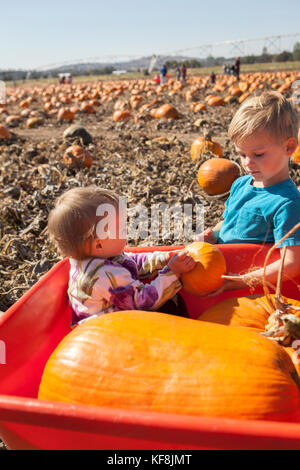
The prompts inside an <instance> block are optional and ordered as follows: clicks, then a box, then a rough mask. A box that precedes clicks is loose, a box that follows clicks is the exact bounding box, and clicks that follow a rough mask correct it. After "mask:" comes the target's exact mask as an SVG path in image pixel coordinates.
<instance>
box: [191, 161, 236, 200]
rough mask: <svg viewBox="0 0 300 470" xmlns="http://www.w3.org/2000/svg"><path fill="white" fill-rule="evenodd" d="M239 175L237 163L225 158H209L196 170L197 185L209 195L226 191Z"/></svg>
mask: <svg viewBox="0 0 300 470" xmlns="http://www.w3.org/2000/svg"><path fill="white" fill-rule="evenodd" d="M239 175H240V167H239V165H238V164H237V163H235V162H234V161H232V160H227V159H226V158H210V159H209V160H207V161H206V162H204V163H202V165H201V166H200V168H199V170H198V174H197V179H198V183H199V186H200V187H201V188H202V189H203V190H204V191H205V192H206V193H207V194H208V195H210V196H214V195H221V194H225V193H227V192H228V191H229V190H230V188H231V185H232V183H233V182H234V180H235V179H236V178H237V177H238V176H239Z"/></svg>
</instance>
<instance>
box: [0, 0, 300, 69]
mask: <svg viewBox="0 0 300 470" xmlns="http://www.w3.org/2000/svg"><path fill="white" fill-rule="evenodd" d="M0 5H1V13H0V14H1V27H0V44H1V49H0V69H7V68H10V67H15V68H33V67H39V66H43V65H47V64H54V63H60V62H65V61H73V60H77V59H86V58H90V57H103V56H111V55H133V56H134V55H136V56H139V55H140V56H142V55H150V54H153V53H156V54H160V53H164V52H168V51H174V50H178V49H186V48H194V47H196V46H198V45H199V46H200V45H202V44H208V43H214V42H218V41H225V40H234V39H248V38H256V37H262V36H273V35H281V34H289V33H297V32H300V24H299V19H300V1H299V0H286V1H282V0H251V1H249V2H242V1H239V2H237V1H232V0H226V1H224V0H223V1H221V0H214V1H209V0H206V1H205V2H204V1H201V0H181V1H179V0H147V1H145V0H126V1H121V0H105V1H104V0H98V1H96V0H95V1H92V0H81V1H78V0H65V1H63V0H51V2H46V1H41V0H39V1H36V0H23V1H20V0H14V1H11V2H9V1H7V0H0ZM286 41H287V42H286V44H287V47H288V46H290V47H292V46H293V44H294V43H295V42H296V41H299V42H300V36H299V38H296V39H295V38H292V39H289V40H288V39H287V40H286ZM253 47H257V48H258V49H259V50H258V52H261V47H262V46H261V44H255V43H253ZM222 52H223V51H222V50H221V48H220V49H219V50H218V54H217V55H222ZM248 52H249V53H250V52H252V51H248V50H247V53H248ZM190 54H191V53H190ZM195 55H196V56H197V52H196V50H195Z"/></svg>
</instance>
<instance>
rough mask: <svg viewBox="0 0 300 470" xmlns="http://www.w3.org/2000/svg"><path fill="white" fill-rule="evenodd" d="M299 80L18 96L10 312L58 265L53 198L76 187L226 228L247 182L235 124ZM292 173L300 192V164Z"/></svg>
mask: <svg viewBox="0 0 300 470" xmlns="http://www.w3.org/2000/svg"><path fill="white" fill-rule="evenodd" d="M299 76H300V74H299V72H277V73H275V72H272V73H271V72H265V73H262V72H261V73H258V72H257V73H247V74H241V80H240V82H239V83H238V82H237V81H236V79H235V78H234V77H232V76H225V75H218V76H217V80H216V83H215V84H214V85H212V84H211V83H210V78H209V76H191V77H190V78H188V80H187V83H186V84H185V85H183V84H182V83H181V82H180V81H177V80H176V79H175V78H170V79H169V80H168V82H167V83H166V84H163V85H157V84H156V83H155V82H154V81H153V80H152V79H151V78H141V79H136V80H111V81H94V82H76V83H74V84H63V85H59V84H39V83H38V82H36V83H34V84H31V85H30V86H29V85H26V84H24V85H23V86H17V87H9V86H8V87H7V100H6V105H2V107H1V108H0V197H1V213H0V260H1V281H2V282H1V286H0V311H5V310H6V309H7V308H8V307H9V306H10V305H12V304H13V303H14V302H15V300H16V299H17V298H19V297H20V296H21V295H22V294H23V293H24V292H25V291H26V290H27V289H28V288H29V287H30V286H31V285H32V284H34V283H35V282H36V280H37V279H38V278H39V277H40V276H41V275H42V274H43V273H45V272H46V271H48V270H49V268H50V267H51V266H52V265H54V264H55V263H56V262H57V261H58V260H59V256H58V254H57V253H56V252H55V250H54V249H53V247H52V246H51V245H50V244H49V241H48V238H47V233H46V224H47V216H48V213H49V211H50V209H51V208H52V205H53V201H54V199H55V198H56V197H57V196H58V195H59V194H61V193H62V192H63V191H65V190H66V189H68V188H71V187H76V186H81V185H89V184H96V185H98V186H102V187H105V188H108V189H112V190H115V191H117V192H118V193H119V194H122V195H124V196H126V198H127V206H128V208H130V207H131V206H134V205H136V204H143V205H144V206H146V207H147V208H150V207H151V206H152V205H153V204H167V205H168V206H169V207H170V206H172V205H174V204H180V205H183V204H191V205H193V206H195V205H196V204H200V205H202V206H203V207H204V220H203V223H204V228H207V227H210V226H212V225H213V224H215V223H216V222H217V221H218V220H220V217H221V215H222V212H223V209H224V203H225V201H226V197H227V194H228V190H229V189H230V186H231V184H232V182H233V180H234V179H235V178H236V177H237V176H238V175H239V174H242V171H243V170H242V169H241V168H239V167H238V166H237V165H235V164H234V163H235V162H236V163H238V157H237V155H236V153H235V149H234V146H233V144H232V143H231V142H230V140H229V138H228V136H227V129H228V125H229V123H230V120H231V118H232V116H233V114H234V113H235V111H236V110H237V108H238V106H239V104H240V103H241V102H242V101H243V100H244V99H246V98H247V96H249V95H251V93H257V92H260V91H262V90H267V89H274V90H278V91H280V92H282V93H284V94H285V95H286V96H288V97H292V91H293V89H292V83H293V82H294V81H295V80H297V79H298V78H299ZM217 98H218V99H217ZM218 159H220V161H218ZM203 164H205V166H204V167H202V165H203ZM212 166H213V167H212ZM291 174H292V177H293V179H294V181H295V182H296V184H298V185H300V179H299V167H298V164H297V163H295V162H294V161H293V160H291ZM216 175H217V176H216ZM220 181H221V183H222V184H221V185H220ZM188 241H191V240H185V239H184V238H183V236H182V234H177V233H176V231H174V230H173V231H171V233H170V236H169V238H164V239H162V238H161V236H159V237H156V238H155V239H154V238H153V236H152V235H151V233H150V234H149V236H148V237H146V238H143V239H130V238H129V240H128V243H129V245H145V246H149V245H176V244H183V243H186V242H188Z"/></svg>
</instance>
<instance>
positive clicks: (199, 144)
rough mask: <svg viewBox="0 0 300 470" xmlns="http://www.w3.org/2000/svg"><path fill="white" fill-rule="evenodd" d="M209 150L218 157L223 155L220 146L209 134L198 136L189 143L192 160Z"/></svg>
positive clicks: (197, 158)
mask: <svg viewBox="0 0 300 470" xmlns="http://www.w3.org/2000/svg"><path fill="white" fill-rule="evenodd" d="M207 152H211V153H213V154H214V155H217V156H218V157H222V156H223V149H222V146H221V145H220V144H219V143H218V142H216V141H215V140H213V139H212V138H211V136H210V134H208V135H206V136H201V137H198V138H197V139H195V140H194V142H193V143H192V145H191V157H192V160H193V161H197V160H199V159H200V158H201V157H202V156H203V155H204V154H205V153H207Z"/></svg>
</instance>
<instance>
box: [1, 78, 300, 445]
mask: <svg viewBox="0 0 300 470" xmlns="http://www.w3.org/2000/svg"><path fill="white" fill-rule="evenodd" d="M299 79H300V72H292V71H289V72H253V73H242V74H241V75H240V81H239V82H238V81H237V80H236V78H235V77H233V76H228V75H217V77H216V82H215V83H214V84H212V83H211V81H210V77H209V76H205V75H199V76H190V77H188V79H187V82H186V83H185V84H183V83H182V82H181V81H179V80H176V79H175V78H174V77H170V78H169V79H168V81H167V83H165V84H163V85H160V84H157V83H156V82H155V81H154V80H153V79H152V78H148V77H147V78H146V77H142V78H136V79H131V80H129V79H126V78H125V79H123V80H120V79H114V80H102V81H100V80H99V81H81V82H80V81H78V82H74V83H73V84H57V83H39V82H35V83H33V84H26V83H24V84H23V85H20V86H14V87H7V90H6V104H5V105H1V106H0V198H1V211H0V272H1V283H0V323H1V325H2V329H1V330H0V333H1V335H0V347H1V346H3V345H5V346H6V342H7V344H8V346H7V351H6V350H3V348H2V350H1V349H0V365H1V364H5V367H6V368H5V369H2V370H1V374H2V375H1V380H0V383H1V393H3V395H1V397H0V399H1V400H0V401H1V403H0V410H1V412H0V418H1V423H0V425H1V426H2V425H3V426H2V427H0V431H1V429H2V428H3V429H4V431H5V433H4V434H3V435H2V438H3V439H4V440H6V437H5V436H7V439H8V441H9V442H12V446H13V447H12V448H32V447H33V448H43V449H46V448H56V446H58V447H59V448H60V447H61V448H75V449H79V448H81V445H83V444H82V443H81V438H82V436H84V439H85V441H84V445H85V446H87V448H99V446H101V448H103V449H110V448H115V449H131V448H134V447H133V446H134V445H137V444H136V442H138V448H141V449H142V448H145V449H148V448H149V446H150V445H151V443H153V442H154V443H155V446H156V447H155V448H157V449H160V447H159V446H160V445H161V442H163V443H164V445H166V448H167V449H169V448H172V449H185V448H186V449H189V448H192V449H193V448H199V446H200V448H235V446H240V447H239V448H256V446H257V445H258V446H259V447H261V448H265V447H268V446H271V448H281V447H282V448H299V445H300V444H299V442H300V440H299V436H300V434H299V433H300V429H298V428H299V416H300V395H299V390H300V382H299V361H298V355H297V358H295V351H294V349H293V347H289V346H290V342H291V339H293V338H294V337H297V338H298V337H299V318H300V314H299V310H300V307H299V302H298V301H296V300H293V299H296V298H297V299H298V298H299V293H298V290H297V289H298V287H299V285H298V284H297V283H296V282H294V283H293V285H292V288H291V290H290V291H289V293H290V294H291V295H290V296H286V297H280V295H281V294H280V289H281V277H280V276H281V275H282V272H281V274H280V275H279V277H278V286H277V287H278V288H277V291H276V295H275V297H274V295H273V294H272V295H273V297H272V296H271V295H270V293H268V289H267V287H266V283H264V286H263V288H264V290H263V291H262V290H261V291H259V292H258V293H257V291H255V295H254V294H253V295H252V296H248V291H249V292H250V291H251V293H252V290H251V289H246V290H239V291H236V292H239V295H238V296H237V298H235V299H233V298H231V297H230V292H226V293H223V294H224V297H222V302H220V303H219V304H218V303H216V304H215V302H217V301H216V300H215V299H216V297H215V298H213V297H210V295H209V294H210V293H211V292H212V291H215V290H218V289H219V287H220V285H221V283H222V279H221V276H222V275H223V274H224V273H234V272H238V270H239V268H241V272H242V271H243V269H245V270H247V269H250V268H249V266H250V265H251V266H250V267H251V268H252V267H253V266H254V264H253V263H254V262H256V261H257V263H258V266H262V265H263V262H264V260H265V256H266V254H267V250H268V249H269V247H268V246H263V247H262V248H261V249H260V250H259V252H257V251H253V250H255V249H257V246H256V248H255V245H250V244H248V245H249V246H248V248H247V250H248V251H247V250H245V253H239V252H237V251H238V250H236V247H234V246H233V245H219V247H218V246H215V245H211V244H209V243H203V242H193V236H194V235H195V232H196V231H200V229H201V231H202V230H204V229H206V228H209V227H213V226H214V225H215V224H216V223H217V222H219V221H220V220H221V218H222V213H223V211H224V207H225V202H226V199H227V197H228V194H229V192H230V188H231V185H232V183H233V182H234V181H235V179H236V178H238V177H239V176H242V175H243V174H244V170H243V168H242V167H241V165H240V162H239V157H238V155H237V153H236V149H235V146H234V144H233V143H232V142H231V141H230V139H229V138H228V135H227V130H228V126H229V124H230V122H231V119H232V117H233V115H234V114H235V112H236V110H237V109H238V107H239V106H240V104H241V103H242V102H243V101H244V100H246V99H247V98H248V97H249V96H251V95H252V94H257V93H260V92H262V91H264V90H276V91H279V92H280V93H282V94H284V95H285V96H286V97H287V98H288V99H290V100H293V103H294V104H295V106H296V108H297V109H298V111H300V105H299V104H297V102H295V96H294V95H293V90H294V87H293V83H294V82H295V81H297V80H299ZM299 137H300V135H299ZM299 155H300V146H298V148H297V150H296V152H295V153H294V155H293V156H292V157H291V159H290V173H291V177H292V179H293V180H294V182H295V184H296V185H297V187H298V188H299V189H300V172H299V164H300V158H299ZM89 185H96V186H98V187H103V188H106V189H110V190H112V191H114V192H116V193H117V194H119V195H122V196H125V197H126V204H127V229H128V227H130V224H131V223H132V220H133V218H134V216H135V215H136V212H138V211H139V210H143V211H145V212H144V213H143V216H145V214H146V222H148V224H147V223H146V226H147V227H148V230H140V231H134V230H128V246H129V248H130V250H132V251H133V252H139V251H140V252H141V251H142V250H143V247H144V250H145V251H149V252H151V251H155V249H156V246H161V247H163V248H162V250H164V251H171V252H172V253H171V256H172V255H174V253H175V249H174V247H177V248H178V246H182V245H185V246H186V248H185V249H186V251H187V252H188V253H189V254H190V255H191V256H192V258H193V259H194V260H195V261H196V262H197V263H198V264H197V266H196V268H195V269H194V270H193V271H190V272H187V273H185V274H183V275H182V285H183V289H182V291H183V294H182V296H183V299H184V300H185V302H186V306H187V310H188V313H189V317H190V318H181V317H179V316H178V317H177V316H176V315H166V314H165V313H158V312H145V311H138V310H137V311H133V310H128V311H125V312H114V313H111V314H108V315H103V316H100V317H97V318H93V319H91V320H89V321H87V322H83V323H82V324H80V325H79V326H77V327H76V328H75V329H73V330H72V331H70V318H71V315H72V312H71V307H70V305H69V302H68V298H67V295H66V290H67V285H68V280H69V260H68V259H67V258H66V259H62V257H61V256H60V255H59V253H58V252H57V251H56V249H55V247H54V246H53V245H52V243H51V242H50V240H49V237H48V233H47V221H48V214H49V212H50V211H51V209H52V208H53V205H54V201H55V200H56V199H57V197H58V196H60V195H61V194H62V193H63V192H65V191H66V190H68V189H71V188H76V187H81V186H89ZM174 207H179V208H181V209H182V208H186V207H189V208H190V209H191V210H190V211H187V212H183V216H182V217H183V219H182V221H183V222H184V224H187V225H188V226H189V228H190V229H191V230H190V231H186V230H180V229H178V225H176V223H177V222H178V221H177V222H176V218H175V217H173V218H172V217H170V219H169V222H170V225H169V230H167V231H166V230H165V228H166V227H165V226H164V217H165V218H166V217H167V216H166V214H169V212H168V211H169V210H170V209H171V210H172V208H174ZM199 207H200V208H201V209H202V210H201V211H199V212H197V211H198V209H197V208H199ZM141 208H142V209H141ZM153 208H158V210H159V211H161V218H160V219H159V218H158V219H157V218H156V219H155V223H156V224H157V226H152V224H153V220H154V217H153V212H152V211H153ZM181 215H182V214H181ZM197 217H198V218H199V219H201V221H200V222H201V223H199V220H197ZM144 222H145V220H144ZM127 249H128V248H127ZM271 251H272V250H271ZM269 254H270V252H269V253H268V255H269ZM256 256H257V258H255V257H256ZM273 256H275V257H276V256H277V254H276V253H274V252H272V257H273ZM254 258H255V260H254ZM272 259H273V258H272ZM274 259H275V258H274ZM282 265H283V262H282ZM297 282H298V283H299V284H300V280H298V278H297ZM32 286H33V287H32ZM286 286H287V284H284V287H286ZM254 290H255V289H254ZM295 290H297V291H296V295H295V294H294V292H295ZM24 294H25V295H24ZM223 294H222V295H223ZM227 294H228V295H229V297H228V296H227ZM262 294H264V295H262ZM284 295H286V294H284ZM293 295H295V297H293ZM218 298H219V297H218ZM220 298H221V297H220ZM17 301H18V302H17ZM275 307H276V309H275ZM275 310H276V311H275ZM5 312H6V313H5ZM278 312H281V313H286V315H285V316H284V317H282V318H283V320H284V322H285V321H286V323H284V326H285V325H288V326H287V327H286V328H287V331H288V332H289V334H288V335H287V336H286V335H283V334H281V331H282V324H281V323H280V321H279V320H278ZM291 312H296V313H294V314H293V315H292V314H291ZM202 315H203V317H202ZM276 315H277V317H276ZM274 318H275V320H274ZM25 325H26V326H25ZM23 326H24V327H23ZM288 327H289V328H290V330H289V329H288ZM265 328H266V334H265V336H263V335H261V334H260V333H262V332H264V331H265ZM292 328H293V329H292ZM295 331H296V333H297V335H295V334H294V332H295ZM272 335H273V336H272ZM276 335H278V337H277V336H276ZM269 336H272V338H269ZM271 339H276V341H275V340H274V341H271ZM3 351H4V352H3ZM1 352H2V356H1ZM6 352H7V362H6ZM297 354H298V353H297ZM4 356H5V357H4ZM1 413H4V414H3V415H1ZM187 417H188V418H189V419H188V420H187ZM231 420H232V421H231ZM234 420H235V421H234ZM259 421H263V426H262V427H260V426H259ZM248 423H249V426H248ZM285 425H287V426H285ZM26 426H27V427H28V432H27V431H26V429H27V428H26ZM43 427H44V428H43ZM38 429H40V432H39V431H38ZM24 430H25V431H26V432H25V431H24ZM157 430H158V431H159V432H158V434H157ZM294 431H295V432H296V431H297V433H298V434H297V433H296V434H297V435H296V434H295V433H294V434H293V432H294ZM30 433H32V434H30ZM251 433H252V434H251ZM25 434H26V439H25V438H24V435H25ZM22 436H23V437H22ZM212 437H213V439H214V442H212ZM260 437H262V440H260ZM24 439H25V440H24ZM215 439H216V440H215ZM224 439H225V440H224ZM37 442H38V444H37ZM99 442H100V444H99ZM112 442H113V447H109V446H111V445H112ZM115 442H117V444H115ZM0 445H1V441H0ZM35 446H37V447H35ZM51 446H52V447H51ZM190 446H191V447H190ZM280 446H281V447H280ZM163 448H164V447H163Z"/></svg>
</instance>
